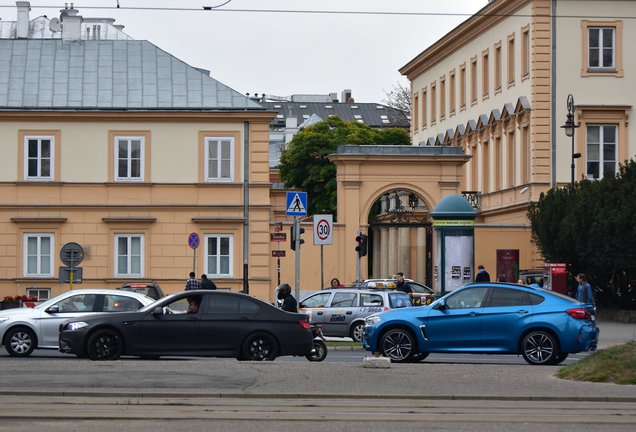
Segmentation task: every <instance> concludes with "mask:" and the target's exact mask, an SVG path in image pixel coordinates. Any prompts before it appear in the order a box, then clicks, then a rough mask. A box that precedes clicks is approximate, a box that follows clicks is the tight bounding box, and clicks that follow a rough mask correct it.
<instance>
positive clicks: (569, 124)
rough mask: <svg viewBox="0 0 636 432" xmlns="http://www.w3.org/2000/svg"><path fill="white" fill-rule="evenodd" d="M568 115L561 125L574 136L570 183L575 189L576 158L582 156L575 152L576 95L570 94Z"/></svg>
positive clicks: (569, 134) (568, 134)
mask: <svg viewBox="0 0 636 432" xmlns="http://www.w3.org/2000/svg"><path fill="white" fill-rule="evenodd" d="M567 105H568V115H567V119H566V120H565V124H564V125H563V126H561V127H562V128H563V129H564V130H565V135H566V136H568V137H571V138H572V165H570V168H571V170H572V179H571V182H570V185H571V186H572V189H574V159H578V158H580V157H581V153H574V130H575V129H576V128H577V127H579V126H578V125H577V124H575V123H574V96H572V94H569V95H568V102H567Z"/></svg>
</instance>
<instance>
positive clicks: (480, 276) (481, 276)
mask: <svg viewBox="0 0 636 432" xmlns="http://www.w3.org/2000/svg"><path fill="white" fill-rule="evenodd" d="M475 282H490V275H489V274H488V272H487V271H486V269H485V268H484V266H483V264H479V265H478V266H477V276H475Z"/></svg>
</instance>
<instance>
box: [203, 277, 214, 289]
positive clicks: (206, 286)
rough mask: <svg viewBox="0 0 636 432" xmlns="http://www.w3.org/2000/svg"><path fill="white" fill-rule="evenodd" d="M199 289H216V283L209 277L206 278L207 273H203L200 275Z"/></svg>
mask: <svg viewBox="0 0 636 432" xmlns="http://www.w3.org/2000/svg"><path fill="white" fill-rule="evenodd" d="M201 289H211V290H215V289H216V284H215V283H214V282H213V281H212V280H211V279H208V275H206V274H205V273H203V274H202V275H201Z"/></svg>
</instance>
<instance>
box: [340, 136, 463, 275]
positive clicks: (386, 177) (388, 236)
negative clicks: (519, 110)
mask: <svg viewBox="0 0 636 432" xmlns="http://www.w3.org/2000/svg"><path fill="white" fill-rule="evenodd" d="M329 158H330V160H332V161H333V162H334V163H335V164H336V167H337V174H336V178H337V183H338V216H337V222H338V224H337V225H338V229H339V231H340V236H341V238H343V239H344V241H345V242H346V244H347V245H349V244H350V245H351V247H345V248H344V249H341V250H344V251H345V253H344V256H341V260H342V262H341V264H340V266H339V267H340V268H341V269H342V270H341V271H342V272H343V275H342V278H343V280H347V281H350V280H354V279H356V264H357V263H356V260H357V253H356V252H355V248H354V244H355V243H354V239H355V238H356V236H357V235H358V233H359V232H363V233H367V234H368V235H369V254H368V255H367V256H366V257H363V258H362V259H361V269H362V270H361V275H360V276H361V278H367V277H387V276H390V275H392V274H394V273H396V272H398V271H402V272H404V273H405V274H406V275H407V276H410V277H413V278H415V279H418V280H421V281H423V282H426V283H427V285H429V286H430V285H431V283H430V282H431V278H432V274H431V266H432V264H431V263H432V261H431V250H432V246H431V234H430V232H431V231H430V226H431V220H430V218H429V215H428V214H429V212H430V211H431V210H432V209H433V208H434V207H435V205H436V204H437V203H438V202H439V200H441V199H442V198H443V197H445V196H446V195H449V194H459V193H461V190H462V186H463V183H462V166H463V165H464V164H465V163H466V162H467V161H468V160H469V158H470V156H469V155H465V154H464V153H463V151H462V148H461V147H455V146H434V147H433V146H431V147H419V146H365V145H363V146H356V145H344V146H340V147H338V150H337V153H335V154H333V155H330V156H329ZM349 239H350V240H349Z"/></svg>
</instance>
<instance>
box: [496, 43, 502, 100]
mask: <svg viewBox="0 0 636 432" xmlns="http://www.w3.org/2000/svg"><path fill="white" fill-rule="evenodd" d="M500 91H501V42H497V43H496V44H495V93H497V92H500Z"/></svg>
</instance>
